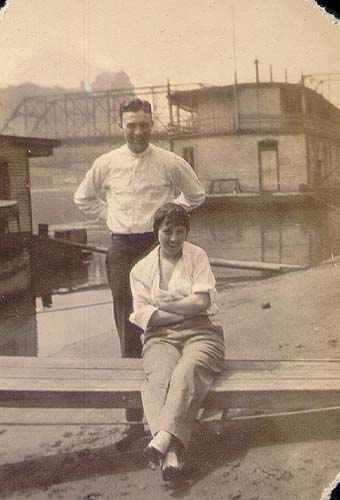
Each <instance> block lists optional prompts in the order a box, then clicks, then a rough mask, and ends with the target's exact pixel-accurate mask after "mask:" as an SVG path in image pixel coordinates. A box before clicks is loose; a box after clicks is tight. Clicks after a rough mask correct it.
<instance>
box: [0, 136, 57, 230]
mask: <svg viewBox="0 0 340 500" xmlns="http://www.w3.org/2000/svg"><path fill="white" fill-rule="evenodd" d="M59 145H60V141H57V140H52V139H40V138H33V137H17V136H10V135H0V200H16V201H17V204H18V209H19V224H18V225H16V224H14V223H13V228H12V230H13V231H16V230H17V228H20V229H21V231H22V233H24V234H25V233H27V234H29V233H31V232H32V209H31V193H30V175H29V159H30V158H36V157H41V156H50V155H52V154H53V148H56V147H58V146H59Z"/></svg>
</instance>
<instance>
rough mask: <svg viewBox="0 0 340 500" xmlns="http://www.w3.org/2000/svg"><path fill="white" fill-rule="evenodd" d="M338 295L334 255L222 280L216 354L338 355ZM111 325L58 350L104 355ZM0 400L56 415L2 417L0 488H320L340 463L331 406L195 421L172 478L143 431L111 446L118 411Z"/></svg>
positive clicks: (151, 494) (228, 495) (65, 491)
mask: <svg viewBox="0 0 340 500" xmlns="http://www.w3.org/2000/svg"><path fill="white" fill-rule="evenodd" d="M268 302H269V303H270V306H271V307H270V308H266V309H263V308H262V305H263V304H265V303H268ZM339 302H340V262H339V263H332V264H328V265H324V266H322V267H318V268H315V269H311V270H308V271H302V272H296V273H290V274H286V275H284V276H280V277H277V278H271V279H268V280H264V281H257V282H247V283H242V284H237V285H230V286H228V288H226V289H224V290H223V291H222V292H221V294H220V309H221V312H220V315H219V320H220V321H221V323H222V324H223V325H224V328H225V333H226V345H227V352H226V357H227V358H239V359H240V358H242V359H246V358H248V359H256V358H262V359H293V358H294V359H296V358H332V359H334V358H340V356H339V346H340V333H339V325H340V307H339ZM109 312H111V309H110V310H109V309H108V313H109ZM112 335H113V334H112V332H111V333H106V334H102V335H100V336H98V337H92V338H91V339H89V341H88V343H84V341H82V342H79V343H76V344H72V345H70V346H67V347H66V348H64V349H63V350H62V351H60V352H59V353H58V355H60V356H77V357H79V356H83V355H84V353H85V352H87V353H88V352H91V353H92V355H94V356H97V357H102V356H110V355H112ZM6 411H7V414H6V413H4V415H7V416H8V421H9V422H11V421H13V420H14V417H15V418H18V417H19V418H20V417H21V420H25V419H26V421H29V420H30V418H31V417H32V416H35V418H39V420H40V421H41V422H49V423H54V424H55V423H58V422H59V424H61V425H50V426H42V425H39V426H27V425H25V426H2V427H0V444H1V447H0V498H8V499H11V500H21V499H24V498H28V499H31V500H45V499H51V500H58V499H63V500H64V499H65V500H66V499H67V500H109V499H110V500H111V499H116V500H120V499H125V498H126V499H128V500H129V499H130V500H135V499H138V500H157V499H160V498H162V499H163V498H164V499H171V498H180V499H184V498H188V499H195V500H196V499H197V500H200V499H202V500H203V499H228V500H255V499H259V500H271V499H274V498H275V499H278V500H281V499H282V500H283V499H287V498H289V499H290V498H296V499H299V500H319V499H320V496H321V492H322V490H323V489H324V488H325V487H326V486H327V485H328V484H329V483H330V482H331V481H332V480H333V479H334V478H335V476H336V475H337V473H338V472H339V471H340V411H331V412H322V413H317V414H308V415H290V416H281V417H270V418H268V417H267V418H262V419H256V420H254V419H252V420H247V421H234V422H230V423H229V424H228V425H227V426H226V428H225V431H224V432H223V433H222V434H220V435H215V434H214V433H213V432H211V431H209V430H208V429H206V428H203V427H202V426H198V427H197V428H196V429H195V432H194V435H193V439H192V445H191V448H190V453H189V463H190V464H191V467H192V474H191V477H190V480H188V481H187V482H186V483H185V484H183V485H181V486H180V487H177V488H170V487H169V486H167V485H166V484H165V483H162V480H161V478H160V475H159V473H158V471H155V472H152V471H150V470H149V469H147V468H146V464H145V461H144V459H143V457H142V453H141V451H142V449H143V447H144V446H145V444H146V441H145V439H140V440H137V441H136V442H135V443H134V444H133V446H132V447H130V449H129V450H128V451H124V452H120V451H118V450H117V449H116V446H115V443H116V442H117V440H119V438H120V436H121V432H122V430H123V429H124V425H122V424H119V422H122V420H123V417H124V414H123V413H122V412H119V411H115V412H114V413H110V412H106V414H105V412H100V416H99V417H100V418H101V419H102V421H103V422H110V421H112V420H113V421H114V422H115V425H96V426H95V425H65V424H66V423H72V422H73V423H74V422H80V421H85V422H88V423H93V422H94V421H95V420H96V419H97V420H98V412H97V413H96V415H94V414H93V413H91V412H88V413H86V414H84V412H78V413H77V412H75V411H70V410H68V411H66V410H60V411H53V415H51V413H47V412H48V410H47V411H41V410H35V412H36V413H35V415H33V411H32V410H31V411H30V410H17V413H16V415H14V413H13V410H6ZM18 412H19V413H20V412H21V415H18ZM52 419H53V420H52Z"/></svg>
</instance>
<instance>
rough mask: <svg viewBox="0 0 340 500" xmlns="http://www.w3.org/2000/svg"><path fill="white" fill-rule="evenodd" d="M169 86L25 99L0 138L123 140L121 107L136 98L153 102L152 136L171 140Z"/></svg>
mask: <svg viewBox="0 0 340 500" xmlns="http://www.w3.org/2000/svg"><path fill="white" fill-rule="evenodd" d="M202 86H203V85H202V84H197V83H196V84H192V83H189V84H183V85H172V86H171V91H175V90H185V89H188V88H191V89H192V88H194V87H196V88H197V87H202ZM169 92H170V86H169V85H167V86H166V85H158V86H153V87H136V88H134V89H114V90H113V89H112V90H105V91H95V92H85V91H84V92H78V93H63V94H56V95H44V96H35V97H26V98H25V99H23V100H22V101H21V102H20V104H19V105H18V106H17V107H16V109H15V110H14V111H13V113H12V114H11V115H10V116H9V118H8V119H7V120H6V122H5V124H4V126H3V128H2V129H1V131H0V133H1V134H6V135H18V136H26V137H43V138H51V139H60V140H61V141H62V143H64V144H67V143H72V144H74V143H82V142H86V143H96V142H103V141H105V140H111V141H112V140H115V139H116V140H120V139H121V130H120V128H119V124H118V122H119V105H120V103H121V102H122V101H123V100H125V99H127V98H129V97H133V96H134V95H136V96H138V97H141V98H142V99H146V100H148V101H149V102H151V104H152V107H153V120H154V127H153V133H154V136H156V137H157V138H159V139H161V138H163V137H164V138H166V137H167V136H168V126H169V121H170V112H169V104H168V99H167V96H168V95H169Z"/></svg>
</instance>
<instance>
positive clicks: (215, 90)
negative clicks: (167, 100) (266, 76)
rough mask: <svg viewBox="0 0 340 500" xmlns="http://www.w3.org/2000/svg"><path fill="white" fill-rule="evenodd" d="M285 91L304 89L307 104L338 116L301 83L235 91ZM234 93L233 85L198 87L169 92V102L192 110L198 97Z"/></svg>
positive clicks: (240, 85)
mask: <svg viewBox="0 0 340 500" xmlns="http://www.w3.org/2000/svg"><path fill="white" fill-rule="evenodd" d="M271 88H272V89H275V88H279V89H287V90H289V91H291V92H292V93H295V94H296V95H301V94H302V89H304V92H305V95H306V98H307V100H308V101H309V102H314V103H315V102H318V103H319V105H321V106H325V107H327V108H328V110H332V111H331V113H333V114H334V113H335V114H336V115H338V116H339V113H340V110H339V108H338V107H337V106H335V105H334V104H332V103H331V102H330V101H328V100H327V99H326V98H325V97H324V96H323V95H321V94H319V93H318V92H316V91H315V90H313V89H311V88H309V87H306V86H305V87H302V85H301V83H286V82H251V83H238V84H237V89H239V90H242V89H271ZM234 91H235V85H234V84H232V85H219V86H210V87H200V88H194V89H189V90H176V91H174V92H171V102H172V103H173V104H175V105H177V106H180V107H183V109H192V108H195V107H196V106H197V103H198V100H199V98H200V97H204V96H207V95H221V94H222V95H223V94H224V95H226V94H230V93H233V92H234Z"/></svg>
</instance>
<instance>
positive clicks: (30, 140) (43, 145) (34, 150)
mask: <svg viewBox="0 0 340 500" xmlns="http://www.w3.org/2000/svg"><path fill="white" fill-rule="evenodd" d="M6 143H11V144H16V145H18V146H26V147H27V152H28V155H29V156H30V157H38V156H51V155H52V154H53V148H58V147H59V146H60V145H61V141H59V140H56V139H43V138H41V137H22V136H17V135H2V134H0V144H1V145H4V144H6Z"/></svg>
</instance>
